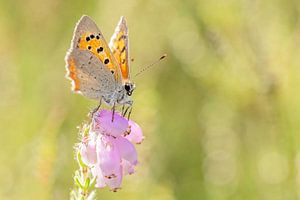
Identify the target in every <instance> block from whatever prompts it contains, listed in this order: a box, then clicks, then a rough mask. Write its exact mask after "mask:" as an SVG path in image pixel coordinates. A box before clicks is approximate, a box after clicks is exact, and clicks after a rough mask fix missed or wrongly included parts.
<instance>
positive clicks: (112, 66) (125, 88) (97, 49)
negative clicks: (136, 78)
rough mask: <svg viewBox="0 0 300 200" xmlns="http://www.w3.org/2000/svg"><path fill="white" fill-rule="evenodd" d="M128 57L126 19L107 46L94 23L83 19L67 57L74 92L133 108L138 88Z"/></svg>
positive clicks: (75, 32)
mask: <svg viewBox="0 0 300 200" xmlns="http://www.w3.org/2000/svg"><path fill="white" fill-rule="evenodd" d="M128 57H129V49H128V30H127V25H126V21H125V19H124V18H123V17H121V20H120V22H119V24H118V26H117V28H116V30H115V33H114V34H113V36H112V38H111V40H110V43H109V45H108V44H107V42H106V41H105V39H104V37H103V35H102V33H101V31H100V30H99V28H98V27H97V25H96V24H95V23H94V21H93V20H92V19H91V18H90V17H88V16H82V17H81V19H80V20H79V22H78V23H77V25H76V27H75V31H74V35H73V39H72V42H71V47H70V49H69V51H68V53H67V55H66V69H67V75H66V77H67V78H68V79H70V80H71V81H72V90H73V91H74V92H76V93H79V94H82V95H83V96H85V97H87V98H90V99H96V100H103V101H104V102H106V103H107V104H108V105H115V104H121V105H125V104H126V105H130V106H131V105H132V100H131V99H130V96H131V94H132V92H133V90H134V88H135V86H134V84H133V83H131V81H130V72H129V69H130V68H129V60H128Z"/></svg>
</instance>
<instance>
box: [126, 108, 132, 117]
mask: <svg viewBox="0 0 300 200" xmlns="http://www.w3.org/2000/svg"><path fill="white" fill-rule="evenodd" d="M131 112H132V106H130V110H129V112H128V118H127V119H128V120H129V119H130V115H131Z"/></svg>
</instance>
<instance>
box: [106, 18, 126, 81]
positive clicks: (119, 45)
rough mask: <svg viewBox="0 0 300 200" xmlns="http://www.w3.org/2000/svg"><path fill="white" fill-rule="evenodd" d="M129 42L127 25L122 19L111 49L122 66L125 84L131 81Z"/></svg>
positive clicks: (114, 35) (110, 44)
mask: <svg viewBox="0 0 300 200" xmlns="http://www.w3.org/2000/svg"><path fill="white" fill-rule="evenodd" d="M128 40H129V38H128V28H127V23H126V20H125V18H124V17H121V19H120V21H119V23H118V25H117V27H116V29H115V32H114V34H113V36H112V37H111V39H110V42H109V48H110V49H111V51H112V53H113V55H114V57H115V58H116V60H117V62H118V64H119V66H120V69H121V74H122V80H123V82H129V80H130V71H129V70H130V68H129V41H128Z"/></svg>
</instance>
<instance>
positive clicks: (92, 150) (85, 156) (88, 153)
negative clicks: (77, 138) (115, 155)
mask: <svg viewBox="0 0 300 200" xmlns="http://www.w3.org/2000/svg"><path fill="white" fill-rule="evenodd" d="M80 154H81V159H82V161H83V162H84V163H85V164H86V165H93V164H96V162H97V154H96V144H95V142H93V141H89V142H88V143H87V144H81V146H80Z"/></svg>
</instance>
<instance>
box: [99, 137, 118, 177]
mask: <svg viewBox="0 0 300 200" xmlns="http://www.w3.org/2000/svg"><path fill="white" fill-rule="evenodd" d="M113 140H114V138H113V137H111V136H105V135H102V136H99V137H98V139H97V159H98V163H97V164H98V165H99V167H100V169H101V171H102V174H103V176H104V177H105V178H109V179H110V178H115V177H117V176H119V175H120V170H121V156H120V153H119V151H118V149H117V147H116V146H115V145H114V142H113Z"/></svg>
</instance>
